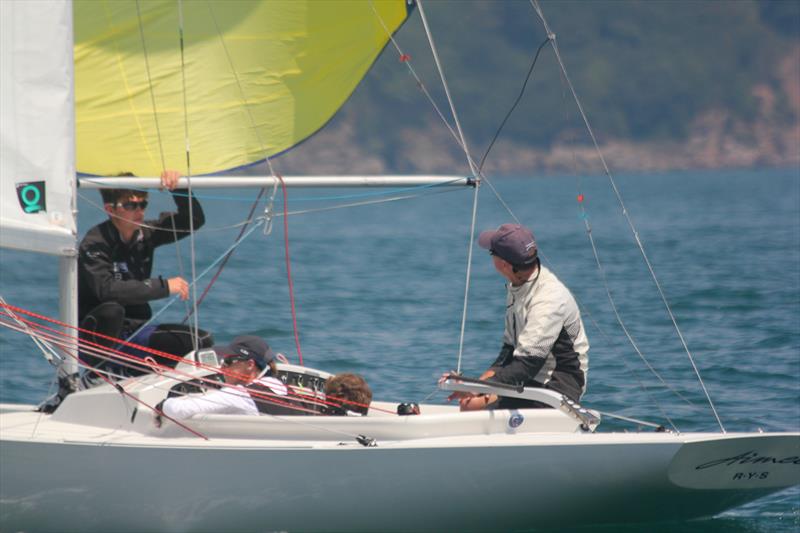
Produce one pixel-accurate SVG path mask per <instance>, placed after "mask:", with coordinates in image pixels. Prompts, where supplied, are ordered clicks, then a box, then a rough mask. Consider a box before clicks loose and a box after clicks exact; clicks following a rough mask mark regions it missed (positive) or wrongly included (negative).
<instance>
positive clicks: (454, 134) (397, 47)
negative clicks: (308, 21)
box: [370, 0, 520, 224]
mask: <svg viewBox="0 0 800 533" xmlns="http://www.w3.org/2000/svg"><path fill="white" fill-rule="evenodd" d="M370 6H371V7H372V11H373V12H374V13H375V16H376V17H377V18H378V20H379V21H380V23H381V26H383V29H384V31H385V32H386V34H387V35H388V37H389V40H390V41H391V43H392V44H393V45H394V47H395V50H397V53H398V54H400V57H402V58H405V59H404V60H403V63H405V65H406V68H408V71H409V72H410V73H411V76H412V77H413V78H414V80H415V81H416V83H417V87H418V88H419V89H420V90H421V91H422V94H424V95H425V98H427V99H428V102H429V103H430V104H431V107H433V109H434V111H436V114H437V115H438V116H439V119H441V121H442V122H443V123H444V125H445V127H446V128H447V130H448V131H449V132H450V135H451V136H452V137H453V139H454V140H455V142H456V144H457V145H458V146H459V147H460V148H462V149H463V148H464V147H463V145H462V144H461V141H460V140H459V136H458V133H457V132H456V131H455V130H454V129H453V127H452V126H451V125H450V122H449V121H448V120H447V118H446V117H445V116H444V113H443V112H442V110H441V109H440V108H439V105H438V104H437V103H436V100H434V98H433V96H432V95H431V93H430V91H428V88H427V87H426V86H425V84H424V83H423V82H422V79H421V78H420V77H419V75H417V72H416V70H414V66H413V65H412V64H411V59H410V56H409V55H408V54H406V53H404V52H403V49H402V48H401V47H400V44H399V43H398V42H397V39H395V37H394V35H393V34H392V32H390V31H389V28H388V27H387V26H386V23H385V22H384V20H383V17H381V16H380V14H379V13H378V12H377V10H376V9H375V6H374V4H373V2H372V0H370ZM468 157H469V155H468ZM469 159H470V163H471V167H475V166H476V164H475V161H474V160H473V159H472V157H470V158H469ZM475 178H477V179H479V180H481V181H485V182H486V183H487V184H488V185H489V188H490V189H491V190H492V193H493V194H494V196H495V198H496V199H497V201H498V202H500V205H502V206H503V208H505V210H506V211H507V212H508V214H509V215H510V216H511V218H513V219H514V221H515V222H516V223H517V224H520V221H519V219H518V218H517V216H516V215H515V214H514V212H513V211H512V210H511V208H510V207H509V206H508V204H507V203H506V202H505V200H504V199H503V197H502V196H501V195H500V193H499V192H498V190H497V189H496V188H495V186H494V183H493V182H492V180H490V179H489V178H488V177H487V176H485V175H484V174H483V172H482V171H481V169H478V173H477V174H475Z"/></svg>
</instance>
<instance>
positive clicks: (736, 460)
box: [694, 450, 800, 470]
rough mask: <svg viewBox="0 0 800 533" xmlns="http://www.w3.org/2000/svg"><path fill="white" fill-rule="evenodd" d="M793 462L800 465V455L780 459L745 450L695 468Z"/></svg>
mask: <svg viewBox="0 0 800 533" xmlns="http://www.w3.org/2000/svg"><path fill="white" fill-rule="evenodd" d="M767 463H769V464H779V465H785V464H792V465H800V457H798V456H790V457H784V458H783V459H778V458H777V457H769V456H766V455H758V453H756V452H754V451H752V450H751V451H749V452H744V453H743V454H740V455H735V456H733V457H726V458H725V459H715V460H713V461H709V462H707V463H703V464H701V465H697V466H696V467H694V468H695V470H702V469H704V468H710V467H712V466H719V465H727V466H731V465H735V464H739V465H745V464H767Z"/></svg>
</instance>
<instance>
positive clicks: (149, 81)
mask: <svg viewBox="0 0 800 533" xmlns="http://www.w3.org/2000/svg"><path fill="white" fill-rule="evenodd" d="M136 16H137V18H138V20H139V38H140V39H141V41H142V52H143V54H142V56H143V58H144V67H145V72H146V73H147V87H148V89H149V92H150V103H151V105H152V106H153V121H154V122H155V126H156V137H157V138H158V151H159V153H160V155H161V169H162V170H166V168H167V164H166V160H165V158H164V144H163V142H162V141H161V127H160V126H159V123H158V108H157V107H156V95H155V91H154V88H153V78H152V76H151V75H150V59H149V54H148V53H147V40H146V39H145V38H144V22H143V21H142V10H141V7H140V5H139V0H136Z"/></svg>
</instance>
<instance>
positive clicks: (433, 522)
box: [0, 407, 800, 531]
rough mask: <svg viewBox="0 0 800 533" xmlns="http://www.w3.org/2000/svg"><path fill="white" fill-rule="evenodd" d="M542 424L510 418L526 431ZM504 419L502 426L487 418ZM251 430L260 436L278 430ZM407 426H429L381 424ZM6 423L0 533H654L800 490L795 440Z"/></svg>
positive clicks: (4, 418)
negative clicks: (319, 436) (238, 431)
mask: <svg viewBox="0 0 800 533" xmlns="http://www.w3.org/2000/svg"><path fill="white" fill-rule="evenodd" d="M6 409H7V410H11V408H9V407H6ZM547 411H549V412H550V413H552V411H551V410H547ZM540 412H543V411H537V410H530V411H524V410H523V411H519V412H518V413H522V414H523V415H524V416H526V417H528V418H533V419H535V417H536V416H537V413H540ZM481 414H483V415H488V413H481ZM504 414H505V415H511V414H512V413H510V412H498V413H496V416H498V417H502V416H503V415H504ZM452 416H455V417H458V416H462V415H460V414H454V415H452ZM220 417H221V418H222V419H225V420H226V421H229V422H232V423H236V421H237V419H247V418H248V417H239V416H232V415H218V416H216V417H207V419H206V420H205V423H206V427H207V430H208V429H210V428H211V427H212V425H213V422H214V420H215V419H216V420H219V419H220ZM249 418H250V419H251V420H252V417H249ZM256 418H257V419H258V420H261V421H263V422H264V427H265V428H268V427H269V425H270V422H272V421H273V420H274V419H271V417H256ZM299 418H306V419H307V417H299ZM367 418H371V417H367ZM376 418H377V419H380V418H382V417H376ZM411 418H415V419H416V420H421V419H423V418H424V415H420V416H419V417H392V418H391V419H392V420H398V419H400V421H401V422H403V419H406V420H409V419H411ZM0 421H1V422H2V425H1V426H0V435H2V439H3V440H2V444H0V466H1V468H0V530H2V531H18V530H24V531H52V530H59V531H112V530H113V531H274V530H303V531H305V530H347V531H374V530H381V531H411V530H414V531H439V530H465V529H469V530H514V529H531V528H533V527H539V526H556V527H565V526H572V525H579V524H596V523H617V522H650V521H663V520H676V519H685V518H693V517H702V516H711V515H714V514H717V513H719V512H721V511H723V510H725V509H729V508H732V507H735V506H737V505H740V504H742V503H744V502H747V501H751V500H754V499H756V498H759V497H761V496H764V495H767V494H770V493H772V492H776V491H778V490H781V489H782V488H784V487H787V486H791V485H794V484H800V464H799V463H800V434H797V433H793V434H778V435H775V434H773V435H763V434H738V435H732V434H729V435H720V434H686V435H676V434H669V433H640V434H635V433H622V434H616V433H609V434H603V433H548V432H538V433H536V432H534V433H530V434H514V433H505V434H498V433H494V434H483V435H481V434H473V435H460V436H453V437H441V436H440V437H434V438H414V439H408V440H385V441H381V440H379V443H378V446H376V447H364V446H362V445H360V444H358V443H355V442H354V441H353V440H351V439H347V438H346V437H343V438H342V441H339V440H337V439H328V440H305V441H293V440H287V439H286V438H279V439H275V440H269V439H264V438H261V439H252V438H229V437H222V438H211V439H209V440H203V439H200V438H196V437H191V436H176V437H172V438H164V437H163V436H157V435H143V434H141V433H140V432H132V431H127V430H123V429H108V428H105V429H104V428H94V430H93V431H89V432H87V431H86V428H85V427H82V426H77V425H75V424H70V423H64V422H58V421H55V420H52V417H49V416H42V415H38V414H35V413H31V412H6V413H4V414H2V415H0ZM313 421H314V422H315V423H319V424H325V422H326V421H331V422H341V421H344V422H350V421H351V420H350V419H347V418H339V417H314V418H313ZM366 421H367V420H366V419H364V422H366ZM352 423H353V424H358V423H359V421H358V419H355V420H352ZM49 426H52V427H49ZM375 427H377V426H375ZM34 428H35V429H34ZM339 429H343V426H342V425H341V424H339ZM264 431H269V429H265V430H264ZM376 431H378V430H377V429H376ZM56 433H58V434H60V435H61V436H60V437H58V438H51V437H50V436H51V435H56ZM31 435H35V436H31Z"/></svg>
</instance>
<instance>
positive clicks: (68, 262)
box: [0, 0, 78, 375]
mask: <svg viewBox="0 0 800 533" xmlns="http://www.w3.org/2000/svg"><path fill="white" fill-rule="evenodd" d="M0 116H2V117H3V120H2V121H0V228H2V229H1V230H0V247H1V248H14V249H18V250H26V251H31V252H36V253H45V254H54V255H57V256H59V257H60V260H59V315H60V318H61V321H62V323H65V324H67V326H66V327H68V328H71V327H74V326H75V325H76V324H77V314H78V306H77V301H78V298H77V255H76V242H77V230H76V223H75V218H76V217H75V186H76V180H75V116H74V90H73V61H72V4H71V2H65V1H59V0H56V1H41V2H24V1H15V0H12V1H10V2H0ZM61 371H62V373H63V374H66V375H70V374H74V373H75V372H76V371H77V361H76V359H75V358H71V357H68V358H67V359H66V360H65V364H64V366H63V367H62V368H61Z"/></svg>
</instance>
